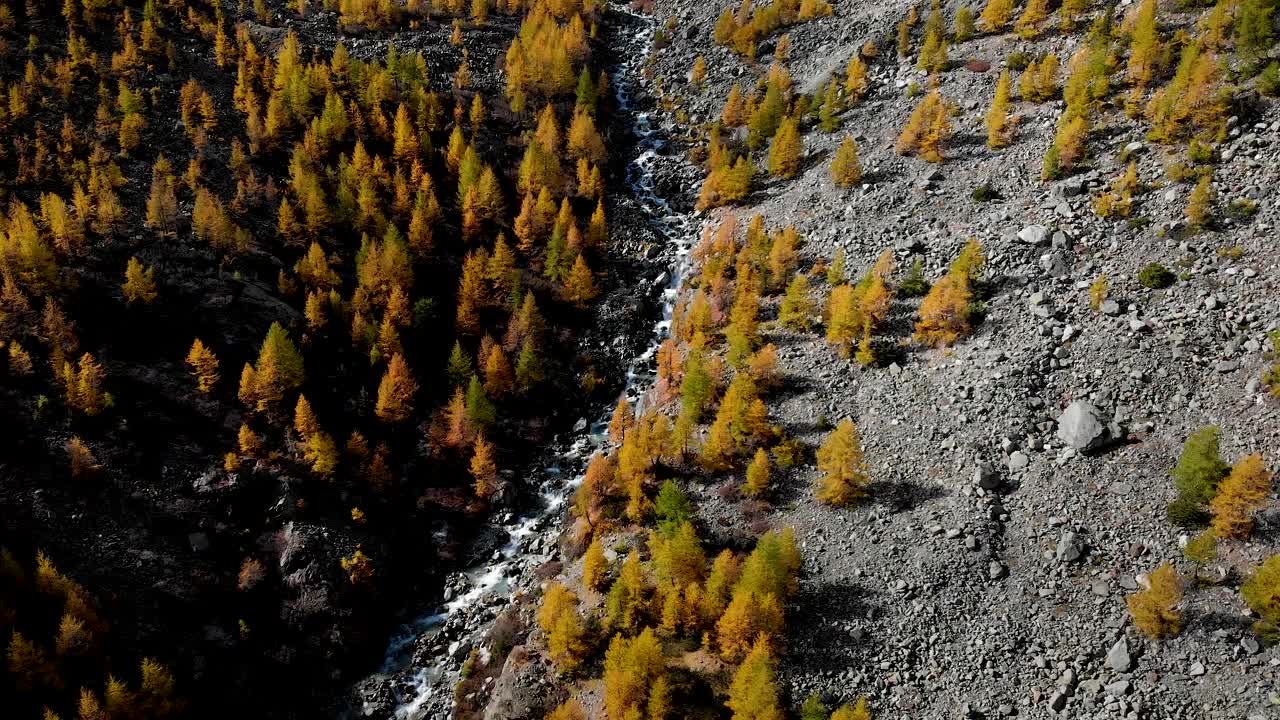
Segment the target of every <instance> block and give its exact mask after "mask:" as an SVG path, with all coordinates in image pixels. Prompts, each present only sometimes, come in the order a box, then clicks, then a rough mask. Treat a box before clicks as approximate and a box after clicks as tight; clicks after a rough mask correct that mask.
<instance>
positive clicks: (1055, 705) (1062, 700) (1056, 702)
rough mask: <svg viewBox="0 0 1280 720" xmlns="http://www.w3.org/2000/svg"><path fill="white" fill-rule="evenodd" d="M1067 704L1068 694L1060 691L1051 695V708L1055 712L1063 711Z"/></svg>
mask: <svg viewBox="0 0 1280 720" xmlns="http://www.w3.org/2000/svg"><path fill="white" fill-rule="evenodd" d="M1066 706H1067V694H1066V693H1064V692H1062V691H1058V692H1056V693H1054V694H1053V695H1050V696H1049V709H1050V710H1052V711H1054V712H1061V711H1062V709H1063V708H1065V707H1066Z"/></svg>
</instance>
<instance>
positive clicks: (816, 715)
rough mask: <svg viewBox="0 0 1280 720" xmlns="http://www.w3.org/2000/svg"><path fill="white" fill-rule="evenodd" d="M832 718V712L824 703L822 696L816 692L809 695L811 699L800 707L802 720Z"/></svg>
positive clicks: (806, 699)
mask: <svg viewBox="0 0 1280 720" xmlns="http://www.w3.org/2000/svg"><path fill="white" fill-rule="evenodd" d="M830 717H831V711H830V710H828V709H827V706H826V704H825V703H823V702H822V696H821V695H819V694H818V693H816V692H812V693H809V697H807V698H805V699H804V704H803V705H801V706H800V720H828V719H829V718H830Z"/></svg>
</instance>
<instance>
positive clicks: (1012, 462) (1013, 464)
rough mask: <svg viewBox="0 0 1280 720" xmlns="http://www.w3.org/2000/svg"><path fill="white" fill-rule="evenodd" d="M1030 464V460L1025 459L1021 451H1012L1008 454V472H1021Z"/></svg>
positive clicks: (1024, 454)
mask: <svg viewBox="0 0 1280 720" xmlns="http://www.w3.org/2000/svg"><path fill="white" fill-rule="evenodd" d="M1030 463H1031V458H1029V457H1027V454H1026V453H1024V452H1022V451H1021V450H1014V451H1013V452H1012V453H1010V454H1009V469H1010V470H1014V471H1017V470H1022V469H1024V468H1026V467H1027V465H1029V464H1030Z"/></svg>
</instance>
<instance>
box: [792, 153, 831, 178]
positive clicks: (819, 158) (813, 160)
mask: <svg viewBox="0 0 1280 720" xmlns="http://www.w3.org/2000/svg"><path fill="white" fill-rule="evenodd" d="M829 157H831V151H830V150H818V151H817V152H814V153H811V154H809V155H806V156H805V157H804V158H802V159H801V160H800V174H801V175H803V174H805V173H806V172H808V171H809V168H812V167H816V166H818V165H825V164H826V163H827V162H828V160H827V158H829Z"/></svg>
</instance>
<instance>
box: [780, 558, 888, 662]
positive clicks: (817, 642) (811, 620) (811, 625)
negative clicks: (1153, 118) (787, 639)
mask: <svg viewBox="0 0 1280 720" xmlns="http://www.w3.org/2000/svg"><path fill="white" fill-rule="evenodd" d="M877 594H878V593H876V592H874V591H872V590H869V589H867V588H866V587H863V586H862V585H858V584H855V583H852V582H849V581H846V580H840V581H831V582H820V583H813V584H809V583H805V584H804V585H802V586H801V588H800V592H799V593H797V595H796V598H795V601H794V610H793V611H792V612H791V613H790V617H789V619H788V623H787V625H788V627H790V628H791V643H790V646H789V652H788V653H787V658H788V663H787V664H788V665H791V666H792V667H793V668H795V669H796V670H797V671H798V672H816V671H824V672H829V671H832V670H835V669H839V668H845V667H854V666H857V665H860V664H862V663H864V662H869V661H870V660H871V659H872V658H874V657H876V655H877V654H879V652H880V647H879V646H880V643H879V641H877V640H876V639H875V638H873V637H871V636H870V635H865V636H864V637H862V639H857V638H855V632H856V631H857V629H858V628H862V627H864V626H865V625H866V624H867V623H868V622H869V619H870V618H874V617H876V616H878V615H880V614H881V613H880V612H879V610H880V607H881V606H880V603H879V602H877V599H876V595H877Z"/></svg>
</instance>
